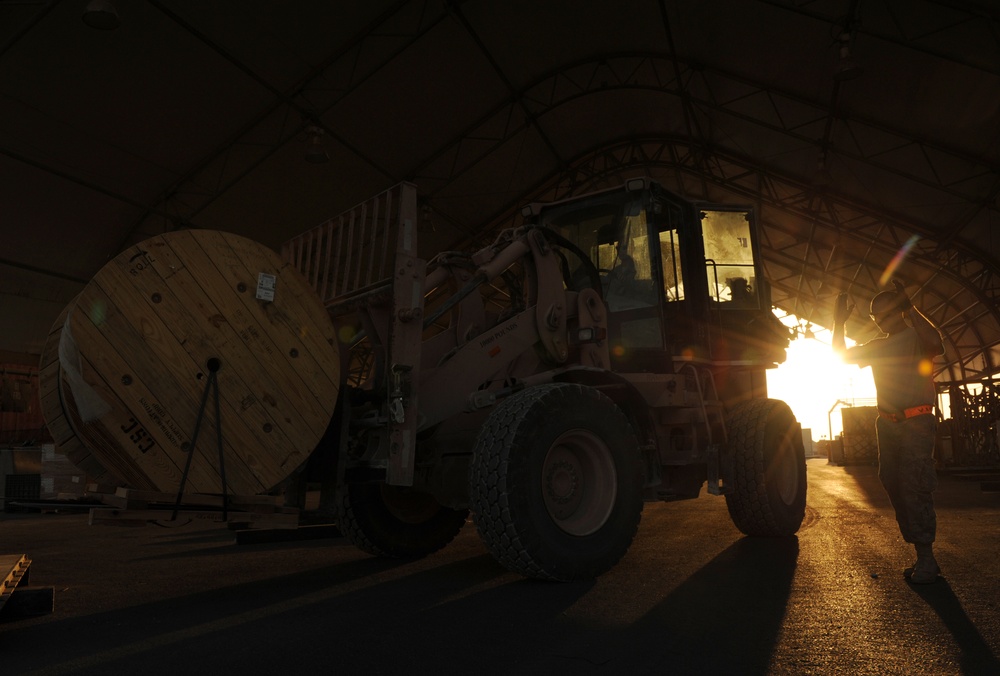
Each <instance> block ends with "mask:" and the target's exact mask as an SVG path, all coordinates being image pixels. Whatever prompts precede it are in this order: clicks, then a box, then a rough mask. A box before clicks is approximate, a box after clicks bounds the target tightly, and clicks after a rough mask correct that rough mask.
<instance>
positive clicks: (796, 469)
mask: <svg viewBox="0 0 1000 676" xmlns="http://www.w3.org/2000/svg"><path fill="white" fill-rule="evenodd" d="M728 437H729V445H730V449H731V452H732V453H733V454H734V456H735V457H734V476H733V484H734V486H733V490H732V492H730V493H728V494H727V495H726V506H727V507H728V508H729V515H730V517H731V518H732V520H733V523H734V524H736V527H737V528H739V529H740V531H742V532H743V533H745V534H746V535H764V536H788V535H793V534H794V533H795V532H796V531H797V530H798V529H799V526H801V525H802V518H803V517H804V516H805V507H806V461H805V452H804V450H803V445H802V433H801V431H800V429H799V426H798V424H797V423H796V421H795V415H794V414H793V413H792V411H791V409H790V408H789V407H788V404H786V403H785V402H783V401H779V400H777V399H752V400H750V401H748V402H745V403H743V404H741V405H740V406H738V407H736V408H735V409H734V410H733V411H732V414H731V415H730V417H729V428H728Z"/></svg>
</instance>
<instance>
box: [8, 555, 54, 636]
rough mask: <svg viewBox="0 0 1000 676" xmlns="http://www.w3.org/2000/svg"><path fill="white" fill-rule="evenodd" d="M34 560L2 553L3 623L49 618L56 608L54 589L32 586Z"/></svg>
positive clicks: (24, 556) (25, 556)
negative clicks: (30, 581)
mask: <svg viewBox="0 0 1000 676" xmlns="http://www.w3.org/2000/svg"><path fill="white" fill-rule="evenodd" d="M30 566H31V559H29V558H28V556H27V555H26V554H0V616H2V617H3V619H4V620H10V619H18V618H23V617H33V616H36V615H46V614H48V613H51V612H52V610H53V609H54V608H55V588H54V587H29V586H28V573H29V571H30Z"/></svg>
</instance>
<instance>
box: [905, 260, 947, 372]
mask: <svg viewBox="0 0 1000 676" xmlns="http://www.w3.org/2000/svg"><path fill="white" fill-rule="evenodd" d="M892 285H893V286H894V287H896V294H897V295H898V296H899V309H900V310H902V311H903V313H904V314H905V315H906V316H907V317H908V318H909V320H910V326H912V327H913V330H914V331H916V332H917V337H918V338H920V344H921V345H923V346H924V347H926V348H927V351H928V353H929V354H935V355H937V354H943V353H944V341H943V340H942V339H941V332H940V331H938V329H937V327H936V326H934V324H933V323H932V322H931V320H929V319H928V318H927V317H926V316H925V315H924V313H923V312H921V311H920V310H918V309H917V308H916V307H914V306H913V303H912V302H911V301H910V297H909V296H908V295H907V293H906V289H904V288H903V283H902V282H901V281H899V280H898V279H894V280H892Z"/></svg>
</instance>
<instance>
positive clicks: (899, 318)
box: [833, 279, 944, 584]
mask: <svg viewBox="0 0 1000 676" xmlns="http://www.w3.org/2000/svg"><path fill="white" fill-rule="evenodd" d="M892 284H893V286H894V287H895V290H894V291H882V292H880V293H877V294H875V296H874V297H873V298H872V300H871V306H870V310H871V318H872V319H873V320H874V321H875V325H876V326H877V327H878V329H879V330H880V331H881V332H882V333H883V334H884V335H882V336H879V337H878V338H875V339H873V340H871V341H869V342H867V343H864V344H863V345H857V346H855V347H851V348H848V347H847V345H846V342H845V324H846V323H847V320H848V319H849V318H850V316H851V313H852V312H853V311H854V305H853V304H851V303H850V301H849V299H848V296H847V294H846V293H842V294H840V295H839V296H838V297H837V302H836V305H835V306H834V317H833V349H834V351H835V352H836V353H837V354H839V355H840V356H841V358H842V359H843V360H844V361H845V362H848V363H854V364H857V365H858V366H861V367H864V366H871V367H872V375H873V377H874V380H875V394H876V400H877V406H878V420H877V421H876V423H875V429H876V434H877V439H878V462H879V479H880V480H881V482H882V486H883V487H884V488H885V491H886V493H888V495H889V501H890V502H891V503H892V507H893V509H894V510H895V512H896V522H897V523H898V524H899V530H900V533H902V535H903V539H904V540H906V542H909V543H911V544H912V545H913V546H914V549H915V550H916V553H917V560H916V562H915V563H914V564H913V565H912V566H910V567H909V568H907V569H906V570H904V571H903V575H904V576H905V577H906V578H907V579H908V580H909V581H910V582H913V583H915V584H928V583H931V582H934V581H936V580H937V579H938V575H939V573H940V572H941V569H940V567H939V566H938V562H937V560H936V559H935V558H934V549H933V545H934V539H935V536H936V531H937V517H936V514H935V512H934V498H933V493H934V489H935V488H937V474H936V473H935V469H934V457H933V454H934V441H935V435H936V431H937V417H936V416H935V414H934V404H935V402H936V401H937V393H936V390H935V388H934V379H933V377H932V375H931V373H932V367H931V362H932V360H933V358H934V357H935V356H937V355H939V354H942V353H943V352H944V344H943V341H942V338H941V333H940V332H939V331H938V329H937V328H936V327H935V326H934V324H932V323H931V321H930V320H929V319H927V317H925V316H924V315H923V313H921V312H920V311H919V310H918V309H917V308H915V307H914V306H913V303H912V302H910V298H909V296H908V295H907V294H906V291H905V289H904V287H903V284H902V283H901V282H900V281H899V280H895V279H894V280H892Z"/></svg>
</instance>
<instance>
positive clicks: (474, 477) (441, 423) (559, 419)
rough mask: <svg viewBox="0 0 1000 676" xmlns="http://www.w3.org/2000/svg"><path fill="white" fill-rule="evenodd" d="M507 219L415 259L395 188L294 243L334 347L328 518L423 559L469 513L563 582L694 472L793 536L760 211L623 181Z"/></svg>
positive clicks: (601, 560)
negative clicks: (770, 373) (488, 231)
mask: <svg viewBox="0 0 1000 676" xmlns="http://www.w3.org/2000/svg"><path fill="white" fill-rule="evenodd" d="M522 216H523V224H522V225H519V226H517V227H512V228H509V229H506V230H503V231H502V232H500V233H499V234H498V235H496V237H495V239H494V240H493V241H492V243H490V244H489V245H488V246H484V247H482V248H479V249H478V250H475V251H469V252H465V251H442V252H440V253H437V254H436V255H434V256H432V257H429V260H427V259H425V258H421V256H420V254H419V252H418V248H417V235H418V230H419V228H418V220H419V214H418V208H417V197H416V189H415V187H414V186H412V185H410V184H400V185H399V186H396V187H395V188H393V189H391V190H390V191H388V192H386V193H384V194H382V195H379V196H377V197H375V198H373V199H372V200H369V201H367V202H364V203H362V204H360V205H358V207H356V208H355V209H352V210H350V211H349V212H346V213H345V214H343V215H341V216H340V217H339V218H336V219H333V220H331V221H330V222H328V223H326V224H324V225H322V226H320V227H319V228H316V229H314V230H312V231H309V232H306V233H304V234H303V235H300V236H299V237H296V238H295V239H293V240H290V241H289V242H287V243H286V244H285V246H284V248H283V252H282V253H283V255H284V257H285V259H286V260H288V261H291V262H292V264H293V265H294V266H295V267H296V268H298V269H299V270H300V271H301V272H302V273H303V274H304V275H305V277H306V278H307V279H308V280H309V281H310V283H311V284H312V285H313V288H314V289H315V290H316V291H317V292H318V293H319V295H320V297H321V299H322V300H323V303H324V305H325V306H326V308H327V310H328V311H329V313H330V315H331V316H332V317H333V320H334V325H335V327H336V330H337V334H338V336H339V338H340V341H341V352H340V359H341V369H340V372H341V373H342V374H343V379H344V382H343V383H342V385H341V387H340V392H339V399H338V402H337V408H336V410H335V412H334V416H333V422H332V423H331V426H330V429H329V430H328V432H327V435H326V437H325V440H324V442H323V443H322V444H321V445H320V447H319V448H318V449H317V450H316V451H315V452H314V453H313V455H312V457H311V458H310V460H309V463H308V465H307V467H306V472H307V475H310V476H312V477H313V478H320V479H322V480H324V481H328V482H335V484H336V495H337V498H336V505H337V513H338V523H339V525H340V528H341V530H342V532H343V533H344V534H345V535H346V536H347V537H348V538H350V540H351V541H352V542H353V543H354V544H356V545H357V546H358V547H360V548H361V549H363V550H364V551H367V552H370V553H372V554H375V555H380V556H389V557H414V556H422V555H426V554H429V553H431V552H434V551H436V550H438V549H440V548H441V547H444V546H445V545H446V544H447V543H448V542H450V541H451V540H452V539H453V538H454V537H455V536H456V535H457V534H458V532H459V530H460V529H461V528H462V527H463V525H464V524H465V522H466V519H467V517H468V514H469V513H470V512H471V513H472V514H473V515H474V518H475V523H476V528H477V530H478V532H479V535H480V536H481V538H482V540H483V542H484V543H485V544H486V546H487V547H488V548H489V550H490V552H491V553H492V554H493V556H494V557H495V558H496V559H497V560H498V561H499V562H500V563H501V564H503V565H504V566H506V567H507V568H508V569H510V570H512V571H515V572H517V573H520V574H522V575H525V576H528V577H535V578H542V579H550V580H560V581H565V580H578V579H587V578H592V577H594V576H597V575H600V574H601V573H603V572H605V571H607V570H608V569H610V568H611V567H612V566H614V565H615V564H616V563H617V562H618V561H619V560H620V559H621V557H622V556H624V554H625V553H626V551H627V549H628V547H629V546H630V544H631V542H632V540H633V538H634V536H635V533H636V530H637V528H638V524H639V520H640V515H641V512H642V508H643V503H644V502H645V501H650V500H663V501H670V500H681V499H688V498H694V497H697V496H698V495H699V493H700V492H701V489H702V487H703V486H706V485H707V490H708V492H709V493H712V494H715V495H724V496H725V499H726V503H727V506H728V509H729V512H730V514H731V516H732V519H733V522H734V523H735V525H736V526H737V528H739V530H741V531H742V532H743V533H746V534H748V535H759V536H788V535H792V534H793V533H795V532H796V531H797V529H798V527H799V525H800V524H801V521H802V518H803V514H804V509H805V492H806V477H805V460H804V456H803V444H802V437H801V431H800V429H799V426H798V424H797V422H796V420H795V417H794V415H793V414H792V412H791V410H790V409H789V407H788V406H787V405H786V404H785V403H784V402H781V401H778V400H774V399H769V398H767V391H766V379H765V371H766V369H767V368H771V367H774V366H775V365H776V364H778V363H781V362H782V361H783V360H784V357H785V348H786V347H787V345H788V340H789V331H788V330H787V329H786V328H785V327H784V326H783V325H782V324H781V323H780V322H779V321H778V320H777V318H776V317H775V316H774V314H773V313H772V311H771V304H770V293H769V288H768V285H767V282H766V280H765V279H764V277H763V275H762V269H761V261H760V255H759V250H758V243H757V233H756V227H755V223H754V220H753V212H752V210H751V209H748V208H737V207H723V206H716V205H706V204H695V203H692V202H690V201H687V200H685V199H683V198H681V197H679V196H677V195H674V194H672V193H670V192H668V191H667V190H665V189H664V188H662V187H661V186H659V185H658V184H656V183H655V182H652V181H650V180H647V179H632V180H629V181H628V182H627V183H626V184H625V185H623V186H621V187H619V188H615V189H611V190H605V191H601V192H597V193H593V194H589V195H584V196H580V197H573V198H571V199H567V200H563V201H560V202H555V203H548V204H532V205H529V206H527V207H525V208H524V210H523V213H522Z"/></svg>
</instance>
